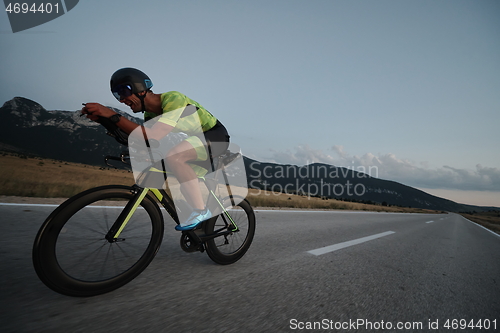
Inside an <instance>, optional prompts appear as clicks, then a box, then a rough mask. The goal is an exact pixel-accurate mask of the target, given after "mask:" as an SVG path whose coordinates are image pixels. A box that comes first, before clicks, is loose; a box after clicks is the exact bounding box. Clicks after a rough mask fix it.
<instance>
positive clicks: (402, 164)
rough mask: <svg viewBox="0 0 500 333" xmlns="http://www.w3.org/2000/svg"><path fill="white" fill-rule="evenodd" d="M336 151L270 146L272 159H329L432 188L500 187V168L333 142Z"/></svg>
mask: <svg viewBox="0 0 500 333" xmlns="http://www.w3.org/2000/svg"><path fill="white" fill-rule="evenodd" d="M331 151H333V154H331V155H329V154H326V153H324V152H323V151H322V150H319V149H313V148H311V147H309V146H308V145H300V146H297V147H295V148H294V151H293V152H292V151H290V150H287V151H285V152H280V151H275V150H271V152H272V158H271V160H270V162H276V163H282V164H296V165H305V164H310V163H327V164H332V165H335V166H343V167H347V168H351V169H354V170H359V171H363V170H370V173H369V174H370V176H373V177H377V178H382V179H387V180H393V181H397V182H400V183H403V184H405V185H409V186H413V187H419V188H429V189H458V190H467V191H470V190H474V191H500V169H498V168H491V167H483V166H482V165H480V164H478V165H476V169H475V170H466V169H458V168H454V167H451V166H446V165H445V166H443V167H441V168H429V167H428V166H427V165H426V163H418V162H415V161H411V160H407V159H400V158H398V157H397V156H396V155H394V154H379V155H374V154H372V153H366V154H364V155H362V156H356V155H350V154H348V153H347V152H346V151H345V150H344V147H343V146H333V147H332V148H331Z"/></svg>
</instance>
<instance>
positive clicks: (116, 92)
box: [111, 84, 132, 100]
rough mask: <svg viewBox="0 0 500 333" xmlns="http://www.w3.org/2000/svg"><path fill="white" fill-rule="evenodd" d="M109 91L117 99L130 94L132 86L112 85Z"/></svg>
mask: <svg viewBox="0 0 500 333" xmlns="http://www.w3.org/2000/svg"><path fill="white" fill-rule="evenodd" d="M111 92H112V93H113V96H115V98H116V99H117V100H121V99H124V98H126V97H129V96H130V95H132V86H130V85H129V84H120V85H118V86H116V87H114V88H113V90H112V91H111Z"/></svg>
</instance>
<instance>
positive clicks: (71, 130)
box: [0, 97, 141, 165]
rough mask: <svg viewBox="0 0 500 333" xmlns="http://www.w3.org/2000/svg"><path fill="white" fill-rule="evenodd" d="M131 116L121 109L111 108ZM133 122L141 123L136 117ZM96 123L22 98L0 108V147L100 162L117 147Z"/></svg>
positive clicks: (32, 153) (66, 158)
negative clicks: (51, 109)
mask: <svg viewBox="0 0 500 333" xmlns="http://www.w3.org/2000/svg"><path fill="white" fill-rule="evenodd" d="M114 110H115V111H116V112H119V113H120V114H122V115H123V116H125V117H127V118H129V119H133V117H131V116H130V115H128V114H126V113H124V112H123V111H120V110H117V109H114ZM134 121H136V122H141V120H140V119H138V118H135V119H134ZM105 133H106V130H105V129H104V128H103V127H102V126H100V125H99V124H97V123H95V122H92V121H90V120H88V119H87V118H86V117H80V112H76V111H47V110H45V109H44V108H43V107H42V106H41V105H40V104H38V103H36V102H34V101H32V100H29V99H26V98H22V97H15V98H14V99H12V100H10V101H7V102H5V103H4V105H3V106H2V107H1V108H0V149H2V150H7V151H12V152H17V153H23V154H27V155H34V156H40V157H46V158H52V159H56V160H64V161H69V162H77V163H85V164H91V165H102V164H103V156H105V155H109V154H115V155H116V154H119V153H120V152H121V150H123V148H125V149H126V147H124V146H120V145H119V144H118V143H117V142H116V141H115V140H114V139H113V138H112V137H109V136H107V135H105Z"/></svg>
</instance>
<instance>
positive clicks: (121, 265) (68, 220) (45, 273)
mask: <svg viewBox="0 0 500 333" xmlns="http://www.w3.org/2000/svg"><path fill="white" fill-rule="evenodd" d="M133 197H134V193H133V191H132V188H130V187H126V186H103V187H98V188H94V189H91V190H88V191H85V192H82V193H80V194H78V195H76V196H74V197H72V198H70V199H68V200H67V201H66V202H64V203H63V204H62V205H61V206H59V207H58V208H57V209H56V210H55V211H54V212H53V213H52V214H51V215H50V216H49V217H48V218H47V220H46V221H45V223H44V224H43V225H42V227H41V228H40V231H39V232H38V235H37V237H36V239H35V244H34V246H33V264H34V267H35V270H36V273H37V274H38V276H39V278H40V279H41V280H42V282H43V283H45V284H46V285H47V286H48V287H50V288H51V289H53V290H55V291H56V292H59V293H61V294H64V295H69V296H93V295H98V294H103V293H106V292H109V291H112V290H114V289H116V288H119V287H121V286H123V285H125V284H126V283H128V282H130V281H131V280H132V279H134V278H135V277H136V276H137V275H139V274H140V273H141V272H142V271H143V270H144V269H145V268H146V267H147V266H148V265H149V263H150V262H151V260H153V258H154V256H155V254H156V253H157V251H158V249H159V247H160V244H161V241H162V238H163V218H162V215H161V212H160V210H159V208H158V205H157V204H156V202H155V201H154V199H153V198H152V197H150V196H149V195H148V196H146V197H145V198H144V199H143V200H142V202H141V204H140V206H139V207H138V208H137V210H136V211H135V212H134V214H133V215H132V217H131V218H130V221H129V222H128V223H127V225H126V226H125V228H124V229H123V231H122V232H121V234H120V235H119V237H118V238H117V239H116V240H115V241H112V242H109V241H108V240H106V239H105V236H106V233H107V232H108V230H109V228H110V227H111V226H112V225H113V223H114V222H115V221H116V219H117V217H118V216H119V215H120V213H121V212H122V210H123V207H124V206H125V204H126V203H127V202H128V201H130V200H131V199H132V198H133Z"/></svg>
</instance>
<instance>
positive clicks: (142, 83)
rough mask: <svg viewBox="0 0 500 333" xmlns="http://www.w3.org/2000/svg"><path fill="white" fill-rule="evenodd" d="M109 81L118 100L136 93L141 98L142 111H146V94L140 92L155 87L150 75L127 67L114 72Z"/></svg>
mask: <svg viewBox="0 0 500 333" xmlns="http://www.w3.org/2000/svg"><path fill="white" fill-rule="evenodd" d="M109 83H110V87H111V92H112V93H113V95H114V96H115V97H116V99H117V100H120V99H121V98H122V97H127V96H130V95H131V94H134V95H136V96H137V97H138V98H139V99H140V100H141V102H142V111H145V105H144V98H145V96H141V95H139V93H140V92H143V91H149V90H150V89H151V87H153V82H151V79H150V78H149V76H147V75H146V74H144V73H143V72H142V71H140V70H138V69H135V68H130V67H126V68H121V69H119V70H117V71H116V72H114V73H113V75H112V76H111V80H110V82H109Z"/></svg>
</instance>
